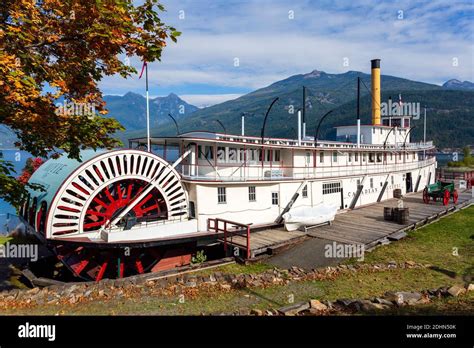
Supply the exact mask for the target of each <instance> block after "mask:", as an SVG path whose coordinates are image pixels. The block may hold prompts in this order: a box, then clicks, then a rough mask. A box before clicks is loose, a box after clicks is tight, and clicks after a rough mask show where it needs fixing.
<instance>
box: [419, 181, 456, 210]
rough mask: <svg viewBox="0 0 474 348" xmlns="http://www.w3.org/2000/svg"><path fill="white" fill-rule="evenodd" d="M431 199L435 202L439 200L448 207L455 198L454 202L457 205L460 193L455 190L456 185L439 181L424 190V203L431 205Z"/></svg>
mask: <svg viewBox="0 0 474 348" xmlns="http://www.w3.org/2000/svg"><path fill="white" fill-rule="evenodd" d="M430 198H432V199H433V201H435V202H436V201H437V200H438V198H439V199H440V200H442V201H443V204H444V205H448V204H449V199H450V198H453V202H454V204H456V203H457V202H458V191H457V190H456V189H455V188H454V183H449V182H443V181H438V182H436V183H434V184H431V185H427V186H426V187H425V189H424V190H423V201H424V202H425V203H429V202H430Z"/></svg>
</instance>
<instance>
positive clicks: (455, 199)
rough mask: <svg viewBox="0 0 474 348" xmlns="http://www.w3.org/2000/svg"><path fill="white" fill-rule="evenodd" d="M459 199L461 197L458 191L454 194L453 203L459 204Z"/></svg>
mask: <svg viewBox="0 0 474 348" xmlns="http://www.w3.org/2000/svg"><path fill="white" fill-rule="evenodd" d="M458 197H459V195H458V190H454V192H453V202H454V204H456V203H457V202H458Z"/></svg>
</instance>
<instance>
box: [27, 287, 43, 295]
mask: <svg viewBox="0 0 474 348" xmlns="http://www.w3.org/2000/svg"><path fill="white" fill-rule="evenodd" d="M38 292H40V288H33V289H30V290H28V291H27V292H26V293H27V294H29V295H35V294H37V293H38Z"/></svg>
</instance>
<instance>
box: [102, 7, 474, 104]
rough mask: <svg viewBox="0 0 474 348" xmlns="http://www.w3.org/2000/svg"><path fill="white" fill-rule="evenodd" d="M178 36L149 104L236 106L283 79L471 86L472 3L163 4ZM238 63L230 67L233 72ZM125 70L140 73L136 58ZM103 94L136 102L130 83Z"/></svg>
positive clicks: (115, 80)
mask: <svg viewBox="0 0 474 348" xmlns="http://www.w3.org/2000/svg"><path fill="white" fill-rule="evenodd" d="M162 3H163V4H164V5H165V7H166V9H167V12H166V13H164V14H163V15H162V19H163V21H164V22H165V23H167V24H169V25H173V26H175V27H176V28H177V29H178V30H179V31H181V32H182V36H181V37H180V38H179V39H178V43H177V44H174V43H172V42H170V43H169V45H168V46H167V47H166V49H165V51H164V54H163V57H162V62H155V63H151V64H150V65H149V76H150V94H151V95H154V96H157V95H167V94H169V93H171V92H174V93H176V94H178V95H180V96H182V97H183V99H184V100H186V101H188V102H190V103H193V104H195V105H197V106H206V105H212V104H215V103H218V102H221V101H224V100H228V99H234V98H236V97H238V96H240V95H242V94H245V93H247V92H250V91H253V90H255V89H257V88H261V87H264V86H267V85H269V84H271V83H273V82H275V81H277V80H281V79H283V78H286V77H288V76H291V75H295V74H301V73H308V72H310V71H312V70H315V69H317V70H322V71H325V72H328V73H342V72H346V71H348V70H357V71H363V72H369V70H370V59H372V58H381V59H382V63H381V64H382V65H381V66H382V73H383V74H388V75H395V76H399V77H405V78H409V79H413V80H418V81H424V82H430V83H435V84H442V83H443V82H445V81H446V80H448V79H452V78H456V79H459V80H461V81H464V80H469V81H473V80H474V1H472V0H468V1H449V0H443V1H413V0H412V1H409V0H402V1H393V0H392V1H369V0H350V1H349V0H331V1H325V0H318V1H316V0H312V1H311V0H291V1H290V0H272V1H270V0H214V1H211V0H194V1H191V0H163V1H162ZM236 63H238V64H236ZM131 64H132V65H134V66H135V67H136V68H137V70H140V67H141V63H140V61H138V60H137V59H135V58H132V59H131ZM100 86H101V88H102V90H103V92H104V93H105V94H124V93H126V92H128V91H133V92H136V93H142V94H143V93H144V83H143V81H140V80H138V76H135V77H132V78H129V79H127V80H124V79H122V78H120V77H119V76H114V77H107V78H105V79H104V80H103V81H102V82H101V84H100Z"/></svg>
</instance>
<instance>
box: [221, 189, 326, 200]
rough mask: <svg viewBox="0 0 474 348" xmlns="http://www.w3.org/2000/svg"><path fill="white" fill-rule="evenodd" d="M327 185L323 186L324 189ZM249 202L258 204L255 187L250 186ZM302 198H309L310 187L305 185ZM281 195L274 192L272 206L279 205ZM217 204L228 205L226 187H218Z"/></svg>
mask: <svg viewBox="0 0 474 348" xmlns="http://www.w3.org/2000/svg"><path fill="white" fill-rule="evenodd" d="M324 185H325V184H323V187H324ZM248 189H249V202H256V201H257V189H256V187H255V186H249V188H248ZM301 196H302V197H303V198H308V185H305V186H304V187H303V189H302V190H301ZM279 199H280V196H279V193H278V192H272V205H278V204H279ZM217 203H219V204H225V203H227V189H226V187H218V188H217Z"/></svg>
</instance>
